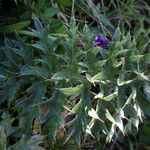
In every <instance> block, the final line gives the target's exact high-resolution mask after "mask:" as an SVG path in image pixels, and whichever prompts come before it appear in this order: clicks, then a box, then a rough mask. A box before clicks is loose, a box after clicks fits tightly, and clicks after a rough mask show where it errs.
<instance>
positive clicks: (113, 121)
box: [105, 109, 116, 124]
mask: <svg viewBox="0 0 150 150" xmlns="http://www.w3.org/2000/svg"><path fill="white" fill-rule="evenodd" d="M105 116H106V118H107V119H108V120H109V121H111V122H112V123H113V124H116V121H115V119H114V118H113V117H112V116H111V114H110V112H109V111H108V110H107V109H106V113H105Z"/></svg>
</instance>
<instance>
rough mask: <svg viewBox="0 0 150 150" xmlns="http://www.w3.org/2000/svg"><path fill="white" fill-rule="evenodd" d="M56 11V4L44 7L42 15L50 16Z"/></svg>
mask: <svg viewBox="0 0 150 150" xmlns="http://www.w3.org/2000/svg"><path fill="white" fill-rule="evenodd" d="M57 12H58V8H57V7H56V6H52V7H51V8H46V9H45V11H44V17H46V18H52V17H53V16H54V15H55V14H56V13H57Z"/></svg>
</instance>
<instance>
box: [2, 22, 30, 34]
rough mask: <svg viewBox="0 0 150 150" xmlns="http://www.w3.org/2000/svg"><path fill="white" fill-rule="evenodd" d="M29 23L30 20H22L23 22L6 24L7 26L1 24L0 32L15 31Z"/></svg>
mask: <svg viewBox="0 0 150 150" xmlns="http://www.w3.org/2000/svg"><path fill="white" fill-rule="evenodd" d="M29 24H30V21H23V22H19V23H15V24H12V25H8V26H1V27H0V32H1V33H4V32H5V33H9V32H15V31H18V30H21V29H23V28H25V27H26V26H28V25H29Z"/></svg>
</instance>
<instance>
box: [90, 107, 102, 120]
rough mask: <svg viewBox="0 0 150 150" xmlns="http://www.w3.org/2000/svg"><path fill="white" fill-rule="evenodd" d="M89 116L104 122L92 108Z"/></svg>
mask: <svg viewBox="0 0 150 150" xmlns="http://www.w3.org/2000/svg"><path fill="white" fill-rule="evenodd" d="M88 115H89V116H90V117H92V118H94V119H98V120H99V121H101V122H104V121H103V120H102V119H100V118H99V116H98V114H97V112H96V111H95V110H94V109H93V108H92V109H90V110H89V111H88Z"/></svg>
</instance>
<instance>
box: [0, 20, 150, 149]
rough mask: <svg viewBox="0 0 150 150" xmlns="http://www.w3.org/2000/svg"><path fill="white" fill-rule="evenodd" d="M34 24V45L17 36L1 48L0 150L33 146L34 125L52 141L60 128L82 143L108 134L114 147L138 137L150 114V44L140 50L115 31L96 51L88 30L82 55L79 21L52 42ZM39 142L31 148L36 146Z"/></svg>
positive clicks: (45, 29) (38, 24)
mask: <svg viewBox="0 0 150 150" xmlns="http://www.w3.org/2000/svg"><path fill="white" fill-rule="evenodd" d="M34 24H35V29H34V30H32V31H33V33H34V34H35V36H36V39H35V41H34V43H32V44H30V43H27V42H25V41H24V40H22V39H21V38H20V37H19V36H18V35H16V40H9V39H7V38H6V39H5V45H4V46H3V47H1V49H0V95H1V98H0V113H1V118H3V119H2V121H0V133H1V135H2V136H3V138H2V139H3V141H4V142H1V143H0V144H1V145H0V146H1V147H7V146H8V145H7V144H8V143H7V142H6V137H7V138H9V137H10V136H13V137H15V138H21V140H20V141H19V143H18V145H19V144H20V143H24V142H25V141H28V142H26V143H30V141H31V142H32V140H33V139H32V138H33V137H31V139H28V137H29V136H30V135H31V134H33V133H32V128H33V122H34V120H35V119H37V120H39V125H41V126H42V129H41V130H42V131H41V133H40V134H41V135H42V134H43V135H49V137H50V139H51V140H52V139H55V138H56V133H57V128H58V127H60V126H61V127H65V128H66V130H67V132H66V134H67V136H66V140H65V142H67V141H68V140H70V139H74V140H75V142H76V143H78V144H80V143H81V142H82V140H84V139H83V138H84V137H85V138H88V136H92V137H93V138H96V139H97V140H100V138H101V137H103V136H104V135H105V137H106V140H107V142H110V141H111V140H116V139H119V138H120V137H122V136H125V135H128V134H132V132H133V129H135V128H136V129H137V130H138V127H139V124H140V123H141V122H142V121H143V116H144V114H145V115H150V103H149V102H150V96H149V88H150V72H149V68H148V62H149V61H150V54H149V52H148V51H147V49H146V43H148V41H147V38H145V42H143V44H140V46H138V44H137V43H136V40H135V39H134V37H131V35H130V33H128V34H127V35H122V34H121V32H120V30H119V28H117V29H116V31H115V33H114V40H113V41H111V43H110V46H109V48H108V50H106V49H103V48H101V47H93V34H92V33H91V31H90V30H89V28H88V26H87V25H85V27H84V29H83V35H82V39H81V44H82V48H78V47H77V41H78V40H79V38H80V37H79V34H78V27H77V26H76V25H75V22H74V21H72V23H71V25H70V27H69V28H68V29H67V32H68V34H67V36H65V37H57V36H52V35H50V33H51V32H50V30H49V26H46V27H43V25H42V23H41V22H40V21H39V20H38V19H35V20H34ZM143 38H144V37H143ZM64 108H65V109H66V108H67V110H68V111H70V112H69V114H68V116H69V115H72V117H70V118H69V120H66V119H65V118H64V117H63V116H62V112H63V111H64ZM14 112H17V115H16V116H15V117H14V116H13V113H14ZM66 117H67V116H66ZM16 119H18V124H17V125H16V126H15V127H14V126H13V125H12V123H13V121H14V120H16ZM4 121H6V122H4ZM6 125H7V127H9V130H8V128H6ZM4 131H5V132H6V133H5V132H4ZM40 140H42V137H41V138H38V142H36V141H34V142H35V143H36V147H38V144H39V143H40ZM15 146H17V145H14V147H15ZM27 147H28V145H27ZM38 148H39V147H38ZM10 149H11V147H10ZM31 149H32V147H31ZM39 149H40V148H39Z"/></svg>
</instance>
